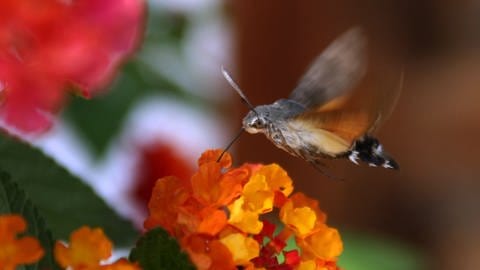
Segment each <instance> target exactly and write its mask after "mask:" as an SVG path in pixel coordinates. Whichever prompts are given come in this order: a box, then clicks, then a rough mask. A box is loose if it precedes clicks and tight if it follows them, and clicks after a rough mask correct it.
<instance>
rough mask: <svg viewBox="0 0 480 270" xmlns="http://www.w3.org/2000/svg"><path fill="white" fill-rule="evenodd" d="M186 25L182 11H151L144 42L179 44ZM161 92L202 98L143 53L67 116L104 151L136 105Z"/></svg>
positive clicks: (76, 102)
mask: <svg viewBox="0 0 480 270" xmlns="http://www.w3.org/2000/svg"><path fill="white" fill-rule="evenodd" d="M186 27H187V20H186V18H185V17H182V16H181V15H174V14H168V13H165V12H159V13H150V14H149V19H148V24H147V29H146V33H145V40H144V44H143V46H144V47H151V48H157V47H158V46H159V45H160V44H167V45H168V46H171V47H174V48H179V47H180V43H181V41H182V40H183V38H184V34H185V29H186ZM142 54H144V52H142V51H140V52H139V55H142ZM144 57H147V58H148V55H147V56H144ZM160 92H162V93H167V94H171V95H175V96H177V97H179V98H182V99H186V100H190V101H194V102H198V99H195V98H192V97H191V96H190V94H187V92H185V91H184V89H182V88H181V87H180V86H178V85H177V84H176V83H175V82H174V81H172V80H171V79H169V78H167V77H166V76H165V75H164V74H161V73H160V72H158V71H156V70H155V69H154V68H152V67H151V66H149V65H148V64H146V63H144V62H143V61H142V60H141V57H137V58H133V59H132V60H131V61H130V62H128V63H126V64H125V65H124V66H122V70H121V72H120V73H119V74H118V76H116V81H115V82H114V83H113V84H112V86H111V87H110V89H106V91H105V92H103V93H101V94H100V95H98V96H95V98H93V99H89V100H85V99H83V98H80V97H78V96H75V97H74V98H73V99H72V101H71V103H70V104H69V105H68V108H67V109H66V117H67V119H68V120H69V121H70V122H71V123H73V125H74V126H75V127H76V128H77V131H78V133H79V134H80V135H81V136H83V137H84V139H86V140H87V141H88V143H89V144H90V145H91V146H92V148H93V150H94V151H95V153H96V154H97V155H101V154H103V153H104V151H105V150H106V149H107V147H108V145H109V142H110V141H111V140H112V139H113V138H114V137H115V135H116V134H117V133H118V132H119V131H120V129H121V127H122V124H123V122H124V120H125V118H126V116H127V115H128V112H129V111H130V109H131V108H132V107H133V105H134V104H135V103H136V102H137V101H138V100H140V99H141V98H144V97H145V96H147V95H151V94H154V93H160Z"/></svg>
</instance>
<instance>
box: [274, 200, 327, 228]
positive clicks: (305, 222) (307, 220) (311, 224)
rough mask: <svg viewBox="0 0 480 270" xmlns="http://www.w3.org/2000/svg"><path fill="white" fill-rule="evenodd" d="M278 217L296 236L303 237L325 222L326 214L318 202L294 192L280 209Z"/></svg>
mask: <svg viewBox="0 0 480 270" xmlns="http://www.w3.org/2000/svg"><path fill="white" fill-rule="evenodd" d="M280 219H281V220H282V222H283V223H284V224H285V225H287V227H289V228H290V229H292V230H293V231H294V232H295V234H296V235H297V236H298V237H305V236H307V235H308V234H310V233H312V232H314V229H316V228H319V227H321V226H323V225H324V224H325V221H326V219H327V216H326V215H325V213H323V212H322V211H321V210H320V208H318V202H317V201H316V200H313V199H310V198H308V197H307V196H305V195H304V194H303V193H296V194H294V195H293V196H292V197H290V199H289V200H287V202H286V203H285V204H284V205H283V206H282V208H281V209H280Z"/></svg>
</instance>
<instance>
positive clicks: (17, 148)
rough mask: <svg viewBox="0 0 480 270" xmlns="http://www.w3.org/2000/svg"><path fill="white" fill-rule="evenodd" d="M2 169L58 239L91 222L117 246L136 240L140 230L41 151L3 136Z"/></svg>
mask: <svg viewBox="0 0 480 270" xmlns="http://www.w3.org/2000/svg"><path fill="white" fill-rule="evenodd" d="M0 153H2V155H0V169H2V170H4V171H6V172H8V173H9V174H10V175H11V177H12V179H13V180H14V181H15V182H17V183H18V185H20V186H21V187H22V188H23V189H24V190H25V192H26V193H27V194H28V196H29V198H30V199H31V201H32V202H33V204H34V205H35V206H36V207H37V209H38V210H39V213H40V214H41V216H42V217H44V218H45V221H46V222H47V224H48V225H49V227H50V229H51V230H52V233H53V236H54V238H55V239H58V238H59V239H68V237H69V235H70V233H71V232H72V231H73V230H75V229H77V228H79V227H81V226H82V225H88V226H91V227H101V228H103V229H104V231H105V233H106V234H107V235H108V236H109V237H110V238H111V239H112V240H113V241H114V242H115V244H116V245H129V244H132V243H133V242H134V239H135V237H136V235H137V232H136V231H135V229H134V228H133V226H132V225H131V223H130V222H127V221H126V220H124V219H123V218H121V217H119V216H118V215H117V214H116V213H115V212H114V211H113V210H112V209H111V208H110V207H108V206H107V204H106V203H105V202H104V201H103V200H102V199H101V198H100V197H98V196H97V195H96V194H95V192H94V191H93V190H92V189H91V188H90V187H89V186H87V185H85V184H84V183H83V182H82V181H81V180H80V179H78V178H77V177H75V176H73V175H72V174H70V173H69V172H68V171H67V170H65V169H64V168H63V167H61V166H59V165H58V164H57V163H55V161H53V160H52V159H51V158H49V157H47V156H45V155H44V154H43V153H42V152H40V151H39V150H37V149H35V148H33V147H31V146H30V145H28V144H26V143H22V142H20V141H18V140H16V139H12V138H9V137H7V136H5V135H1V136H0Z"/></svg>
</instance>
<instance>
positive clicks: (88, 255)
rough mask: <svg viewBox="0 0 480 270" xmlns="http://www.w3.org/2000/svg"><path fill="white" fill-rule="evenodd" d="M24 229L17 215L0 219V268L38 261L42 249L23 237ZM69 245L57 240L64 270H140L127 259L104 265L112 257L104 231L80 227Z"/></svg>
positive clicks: (56, 251)
mask: <svg viewBox="0 0 480 270" xmlns="http://www.w3.org/2000/svg"><path fill="white" fill-rule="evenodd" d="M26 229H27V223H26V221H25V219H24V218H23V217H22V216H20V215H1V216H0V269H2V270H15V269H17V267H18V266H21V265H25V264H32V263H35V262H38V261H39V260H40V259H41V258H42V257H43V256H44V255H45V250H44V248H43V247H42V246H41V244H40V242H39V241H38V239H36V238H35V237H32V236H22V234H23V233H24V232H25V231H26ZM69 242H70V243H69V244H65V243H62V242H60V241H57V242H56V244H55V247H54V255H55V260H56V261H57V263H58V265H59V266H61V267H62V268H64V269H71V270H140V269H141V268H140V267H139V266H138V265H137V264H135V263H131V262H128V261H127V260H126V259H119V260H117V261H115V262H113V263H103V262H104V261H105V260H108V259H109V258H110V257H111V255H112V249H113V245H112V242H111V241H110V239H108V238H107V237H106V236H105V234H104V233H103V230H102V229H100V228H94V229H92V228H89V227H87V226H83V227H81V228H79V229H78V230H76V231H74V232H73V233H72V234H71V235H70V241H69Z"/></svg>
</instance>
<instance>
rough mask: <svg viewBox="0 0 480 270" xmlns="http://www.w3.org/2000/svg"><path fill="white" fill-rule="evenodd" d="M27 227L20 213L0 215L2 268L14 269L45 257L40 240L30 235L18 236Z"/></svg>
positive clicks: (0, 264)
mask: <svg viewBox="0 0 480 270" xmlns="http://www.w3.org/2000/svg"><path fill="white" fill-rule="evenodd" d="M26 229H27V223H26V222H25V220H24V219H23V217H21V216H19V215H1V216H0V269H4V270H14V269H16V268H17V266H20V265H23V264H31V263H34V262H36V261H38V260H39V259H40V258H42V257H43V254H44V251H43V249H42V247H41V246H40V242H39V241H38V240H37V239H35V238H33V237H29V236H25V237H22V238H18V237H17V234H20V233H23V232H24V231H25V230H26Z"/></svg>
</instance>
